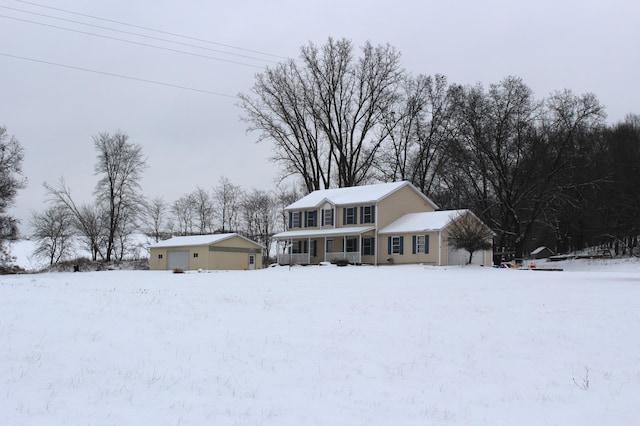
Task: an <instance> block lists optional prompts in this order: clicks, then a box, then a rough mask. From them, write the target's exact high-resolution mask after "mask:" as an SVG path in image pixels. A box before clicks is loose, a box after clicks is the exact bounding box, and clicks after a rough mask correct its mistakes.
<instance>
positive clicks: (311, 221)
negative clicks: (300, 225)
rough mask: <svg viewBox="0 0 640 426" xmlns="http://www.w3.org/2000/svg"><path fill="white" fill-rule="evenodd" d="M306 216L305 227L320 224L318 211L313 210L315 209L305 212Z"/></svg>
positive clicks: (313, 226)
mask: <svg viewBox="0 0 640 426" xmlns="http://www.w3.org/2000/svg"><path fill="white" fill-rule="evenodd" d="M304 215H305V218H306V222H307V223H306V224H305V227H307V228H315V227H316V226H318V220H317V217H318V212H317V211H315V210H313V211H309V212H305V213H304Z"/></svg>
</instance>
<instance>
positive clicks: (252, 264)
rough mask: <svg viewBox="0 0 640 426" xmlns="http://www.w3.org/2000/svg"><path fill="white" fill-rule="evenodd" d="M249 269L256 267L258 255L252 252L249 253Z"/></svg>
mask: <svg viewBox="0 0 640 426" xmlns="http://www.w3.org/2000/svg"><path fill="white" fill-rule="evenodd" d="M249 269H250V270H253V269H256V255H255V254H250V255H249Z"/></svg>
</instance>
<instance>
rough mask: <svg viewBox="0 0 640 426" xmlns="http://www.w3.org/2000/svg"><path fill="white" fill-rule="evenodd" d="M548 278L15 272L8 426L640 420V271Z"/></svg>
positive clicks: (441, 272) (440, 271)
mask: <svg viewBox="0 0 640 426" xmlns="http://www.w3.org/2000/svg"><path fill="white" fill-rule="evenodd" d="M537 266H538V267H542V266H543V265H541V264H539V263H538V265H537ZM544 266H553V267H562V268H564V269H565V271H563V272H543V271H537V272H534V271H522V270H506V269H494V268H481V267H464V268H460V267H456V268H434V267H423V266H417V265H416V266H384V267H372V266H359V267H358V266H349V267H344V268H340V267H335V266H322V267H320V266H309V267H294V268H291V269H289V268H286V267H276V268H269V269H265V270H259V271H238V272H231V271H229V272H211V273H207V272H204V273H196V272H194V273H187V274H172V273H170V272H157V271H154V272H152V271H106V272H81V273H47V274H33V275H18V276H0V424H2V425H44V424H47V425H53V424H65V425H125V424H127V425H205V424H206V425H208V424H211V425H429V424H437V425H440V424H452V425H463V424H464V425H469V424H471V425H475V424H487V425H516V424H517V425H574V424H575V425H603V424H610V425H634V424H639V423H640V408H639V407H640V263H638V262H635V261H621V262H614V261H580V262H579V261H572V262H562V263H559V264H553V265H544Z"/></svg>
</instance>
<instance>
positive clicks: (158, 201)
mask: <svg viewBox="0 0 640 426" xmlns="http://www.w3.org/2000/svg"><path fill="white" fill-rule="evenodd" d="M167 210H168V206H167V203H166V202H165V201H164V199H163V198H162V197H156V198H153V199H152V200H150V201H148V202H147V203H146V204H145V209H144V215H143V219H142V221H143V223H144V232H145V233H146V234H147V235H149V236H151V237H152V238H153V239H154V241H155V242H156V243H157V242H158V241H160V239H161V238H162V237H163V236H164V235H165V234H166V233H167V231H168V229H169V224H168V223H167Z"/></svg>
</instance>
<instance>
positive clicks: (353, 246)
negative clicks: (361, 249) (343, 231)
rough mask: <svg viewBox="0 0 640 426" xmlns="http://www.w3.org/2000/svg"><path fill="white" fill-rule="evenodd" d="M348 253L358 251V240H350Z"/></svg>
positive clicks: (347, 247)
mask: <svg viewBox="0 0 640 426" xmlns="http://www.w3.org/2000/svg"><path fill="white" fill-rule="evenodd" d="M345 251H346V252H347V253H352V252H354V251H358V239H357V238H348V239H347V246H346V250H345Z"/></svg>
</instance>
